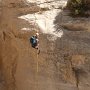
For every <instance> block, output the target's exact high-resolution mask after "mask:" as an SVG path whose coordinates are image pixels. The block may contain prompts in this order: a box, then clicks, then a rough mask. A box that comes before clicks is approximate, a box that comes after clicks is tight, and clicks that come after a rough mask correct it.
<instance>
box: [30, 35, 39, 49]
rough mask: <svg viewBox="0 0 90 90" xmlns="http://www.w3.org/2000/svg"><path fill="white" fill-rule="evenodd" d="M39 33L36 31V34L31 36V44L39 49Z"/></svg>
mask: <svg viewBox="0 0 90 90" xmlns="http://www.w3.org/2000/svg"><path fill="white" fill-rule="evenodd" d="M38 38H39V33H36V35H34V36H32V37H31V38H30V43H31V46H32V47H33V48H35V49H39V39H38Z"/></svg>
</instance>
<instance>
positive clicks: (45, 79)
mask: <svg viewBox="0 0 90 90" xmlns="http://www.w3.org/2000/svg"><path fill="white" fill-rule="evenodd" d="M4 1H5V2H4ZM18 1H19V0H17V1H16V0H3V2H2V7H1V13H2V14H1V16H0V90H90V32H89V27H88V30H85V29H84V28H83V27H82V28H83V29H84V30H79V29H78V30H76V31H75V30H73V28H71V26H69V25H68V27H69V29H63V30H64V36H63V37H62V38H58V39H57V40H56V41H54V42H51V41H49V40H48V39H47V38H48V37H50V36H49V35H43V34H41V35H40V50H41V53H40V55H39V56H37V51H36V50H34V49H33V48H31V46H30V44H29V36H31V35H33V33H35V32H24V31H23V32H22V31H20V29H21V27H22V26H23V27H24V26H26V27H30V26H31V25H30V26H29V24H28V23H27V22H24V21H23V20H19V19H17V17H18V16H19V15H20V13H22V12H23V10H21V11H20V7H17V8H16V7H15V6H14V7H7V6H9V5H10V3H11V2H12V3H18ZM4 3H5V4H4ZM3 5H5V7H4V6H3ZM23 9H25V10H26V8H24V7H23ZM28 12H29V11H28ZM63 14H64V13H63ZM63 14H61V13H60V14H59V15H57V17H56V21H55V25H56V28H61V27H60V26H61V25H62V24H67V23H69V20H72V19H71V18H69V17H68V16H67V15H65V14H64V15H65V17H62V19H63V20H62V22H61V15H63ZM59 20H60V21H59ZM67 21H68V22H67ZM72 22H73V23H74V22H76V21H75V19H74V20H73V21H72ZM79 22H80V21H79ZM74 25H75V24H73V26H74ZM74 27H75V26H74ZM86 28H87V27H86ZM37 62H38V63H37ZM37 65H38V67H37Z"/></svg>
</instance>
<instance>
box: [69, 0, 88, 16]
mask: <svg viewBox="0 0 90 90" xmlns="http://www.w3.org/2000/svg"><path fill="white" fill-rule="evenodd" d="M68 6H69V9H70V11H71V15H74V16H79V15H81V16H83V15H85V11H87V2H86V1H85V0H71V1H70V2H69V4H68Z"/></svg>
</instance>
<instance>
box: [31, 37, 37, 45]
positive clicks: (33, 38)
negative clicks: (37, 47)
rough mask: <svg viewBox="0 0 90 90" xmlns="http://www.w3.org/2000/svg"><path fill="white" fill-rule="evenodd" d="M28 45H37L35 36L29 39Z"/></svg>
mask: <svg viewBox="0 0 90 90" xmlns="http://www.w3.org/2000/svg"><path fill="white" fill-rule="evenodd" d="M30 43H31V44H36V43H37V40H36V37H35V36H32V37H31V38H30Z"/></svg>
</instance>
